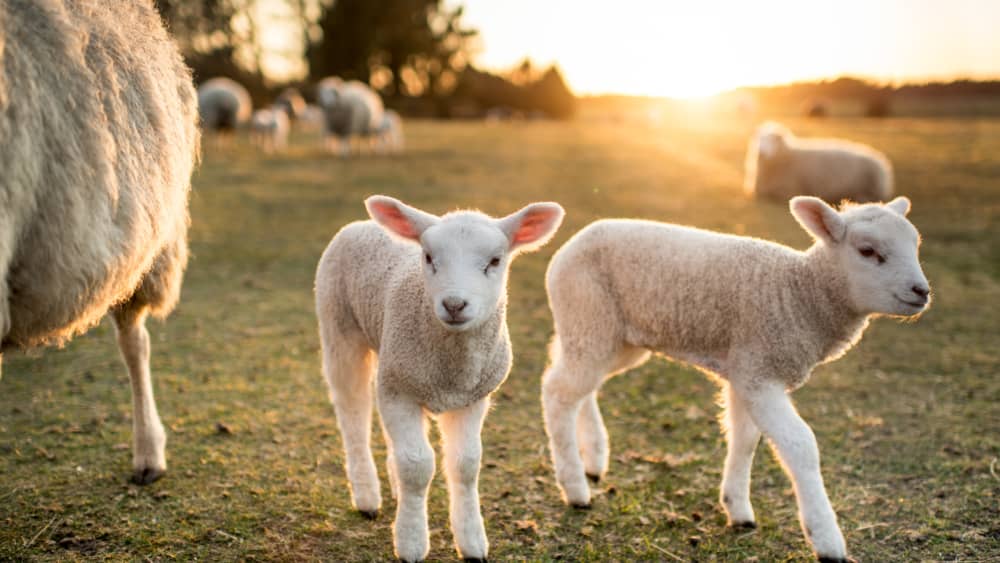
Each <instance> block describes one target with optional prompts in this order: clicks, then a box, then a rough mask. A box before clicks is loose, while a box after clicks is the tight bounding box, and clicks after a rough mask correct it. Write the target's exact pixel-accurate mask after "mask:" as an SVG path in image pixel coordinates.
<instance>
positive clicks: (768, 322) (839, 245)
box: [542, 196, 930, 561]
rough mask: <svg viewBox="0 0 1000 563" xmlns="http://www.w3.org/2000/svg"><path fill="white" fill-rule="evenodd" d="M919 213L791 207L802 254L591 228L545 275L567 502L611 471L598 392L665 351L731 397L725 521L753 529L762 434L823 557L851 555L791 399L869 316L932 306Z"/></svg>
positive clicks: (686, 235)
mask: <svg viewBox="0 0 1000 563" xmlns="http://www.w3.org/2000/svg"><path fill="white" fill-rule="evenodd" d="M909 209H910V202H909V200H907V199H906V198H903V197H900V198H896V199H894V200H893V201H891V202H889V203H888V204H885V205H879V204H864V205H849V206H846V207H845V208H843V209H842V210H840V211H837V210H835V209H833V208H831V207H830V206H828V205H827V204H826V203H824V202H823V201H822V200H820V199H818V198H815V197H810V196H800V197H796V198H794V199H793V200H792V201H791V211H792V214H793V215H794V216H795V218H796V219H797V220H798V221H799V223H800V224H801V225H802V227H803V228H804V229H805V230H806V231H808V232H809V233H810V234H811V235H812V236H813V237H814V238H815V241H816V242H815V243H814V244H813V245H812V247H811V248H809V249H808V250H807V251H805V252H801V251H797V250H793V249H791V248H788V247H786V246H782V245H779V244H775V243H772V242H768V241H763V240H759V239H754V238H750V237H738V236H732V235H726V234H721V233H715V232H711V231H703V230H699V229H692V228H689V227H682V226H679V225H669V224H664V223H656V222H653V221H635V220H604V221H597V222H595V223H592V224H591V225H589V226H588V227H586V228H584V229H583V230H582V231H580V232H579V233H577V234H576V235H575V236H574V237H573V238H572V239H570V241H569V242H567V243H566V244H565V245H564V246H563V247H562V248H560V249H559V250H558V251H557V252H556V254H555V256H554V257H553V258H552V262H551V263H550V264H549V269H548V272H547V274H546V287H547V289H548V294H549V304H550V306H551V307H552V317H553V320H554V321H555V327H556V336H555V339H554V341H553V344H552V348H551V356H552V364H551V367H550V368H549V369H548V370H547V371H546V373H545V376H544V380H543V384H542V403H543V407H544V411H545V427H546V431H547V432H548V435H549V439H550V444H551V450H552V459H553V465H554V467H555V472H556V479H557V481H558V483H559V486H560V488H561V489H562V492H563V497H564V498H565V500H566V501H567V502H568V503H570V504H573V505H577V506H587V505H589V503H590V489H589V487H588V485H587V479H586V477H585V474H589V475H590V476H591V477H592V478H593V479H599V478H601V477H602V476H603V474H604V472H605V471H606V470H607V468H608V433H607V430H606V429H605V427H604V423H603V421H602V419H601V413H600V410H599V408H598V404H597V390H598V389H599V388H600V386H601V384H602V383H603V382H604V381H606V379H607V378H608V376H609V375H612V374H616V373H621V372H623V371H625V370H628V369H631V368H633V367H636V366H638V365H640V364H642V363H643V362H645V361H646V360H647V359H648V358H649V356H650V353H651V352H657V353H661V354H664V355H666V356H668V357H670V358H674V359H676V360H680V361H683V362H687V363H689V364H691V365H694V366H696V367H698V368H699V369H701V370H703V371H704V372H706V373H708V374H710V375H711V376H713V378H714V379H715V380H716V381H717V382H718V383H719V384H720V386H721V387H722V396H723V398H724V402H725V414H724V417H723V423H724V426H725V429H726V440H727V442H728V445H729V451H728V454H727V456H726V462H725V471H724V473H723V479H722V487H721V494H720V500H721V501H722V505H723V507H724V508H725V511H726V514H727V515H728V517H729V523H730V524H731V525H733V526H738V527H753V526H755V519H754V512H753V508H752V506H751V504H750V468H751V465H752V462H753V455H754V450H755V449H756V447H757V442H758V440H759V439H760V436H761V434H763V435H764V436H766V437H767V439H768V440H769V441H770V442H771V443H772V445H773V446H774V450H775V452H776V454H777V456H778V457H779V458H780V460H781V464H782V466H783V467H784V468H785V471H786V472H787V473H788V475H789V477H790V478H791V480H792V484H793V485H794V488H795V495H796V498H797V500H798V506H799V520H800V522H801V524H802V529H803V531H804V532H805V534H806V537H807V538H808V540H809V542H810V543H811V544H812V547H813V549H814V550H815V552H816V554H817V556H818V557H819V558H820V559H821V560H828V561H843V560H846V556H847V554H846V545H845V543H844V538H843V535H842V534H841V531H840V528H839V526H838V525H837V516H836V514H835V513H834V511H833V507H832V506H831V505H830V500H829V498H828V497H827V495H826V489H825V488H824V486H823V478H822V476H821V474H820V465H819V450H818V448H817V445H816V439H815V437H814V436H813V433H812V430H811V429H810V428H809V426H808V425H807V424H806V423H805V421H803V420H802V418H801V417H800V416H799V415H798V413H797V412H796V411H795V407H794V406H793V404H792V400H791V397H790V396H789V393H790V392H791V391H793V390H795V389H797V388H798V387H800V386H802V385H803V384H805V382H806V380H807V379H808V377H809V374H810V372H811V371H812V370H813V368H814V367H815V366H816V365H818V364H821V363H824V362H828V361H832V360H834V359H836V358H838V357H840V356H841V355H842V354H844V353H845V352H846V351H847V350H848V349H849V348H850V347H851V346H853V345H854V343H856V342H857V341H858V340H860V338H861V334H862V332H863V331H864V329H865V327H866V326H867V325H868V321H869V320H870V319H871V318H872V317H873V316H875V315H892V316H899V317H910V316H913V315H917V314H919V313H921V312H923V311H924V310H925V309H926V308H927V306H928V305H929V304H930V287H929V286H928V284H927V279H926V278H925V277H924V274H923V271H922V270H921V268H920V261H919V258H918V247H919V243H920V235H919V234H918V233H917V230H916V228H914V226H913V225H912V224H911V223H910V222H909V221H908V220H907V219H906V217H905V216H906V214H907V213H908V212H909ZM581 453H582V458H581Z"/></svg>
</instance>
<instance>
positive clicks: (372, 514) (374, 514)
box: [358, 508, 378, 520]
mask: <svg viewBox="0 0 1000 563" xmlns="http://www.w3.org/2000/svg"><path fill="white" fill-rule="evenodd" d="M358 512H360V513H361V515H362V516H364V517H365V518H367V519H368V520H374V519H376V518H378V509H377V508H376V509H375V510H359V511H358Z"/></svg>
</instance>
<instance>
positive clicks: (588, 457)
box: [576, 346, 650, 483]
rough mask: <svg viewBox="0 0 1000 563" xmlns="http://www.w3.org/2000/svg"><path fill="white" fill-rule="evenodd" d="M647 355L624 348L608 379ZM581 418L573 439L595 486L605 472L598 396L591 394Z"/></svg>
mask: <svg viewBox="0 0 1000 563" xmlns="http://www.w3.org/2000/svg"><path fill="white" fill-rule="evenodd" d="M649 355H650V352H649V350H646V349H644V348H633V347H630V346H626V347H624V348H623V349H622V350H621V351H620V352H619V353H618V357H617V358H616V359H615V362H614V366H613V367H612V368H611V373H610V374H609V375H608V377H611V376H613V375H615V374H618V373H621V372H623V371H625V370H628V369H631V368H633V367H635V366H637V365H640V364H642V363H644V362H645V361H646V360H648V359H649ZM579 416H580V418H578V419H577V423H576V439H577V441H578V442H579V444H580V454H581V455H582V457H583V467H584V470H585V472H586V474H587V477H588V478H589V479H590V480H591V481H593V482H595V483H597V482H599V481H600V480H601V478H603V477H604V474H605V473H607V471H608V458H609V455H610V448H609V446H608V430H607V428H606V427H605V426H604V420H603V419H602V418H601V409H600V407H598V404H597V392H596V391H595V392H593V393H590V394H589V395H587V397H586V398H585V399H584V400H583V405H582V406H581V407H580V415H579Z"/></svg>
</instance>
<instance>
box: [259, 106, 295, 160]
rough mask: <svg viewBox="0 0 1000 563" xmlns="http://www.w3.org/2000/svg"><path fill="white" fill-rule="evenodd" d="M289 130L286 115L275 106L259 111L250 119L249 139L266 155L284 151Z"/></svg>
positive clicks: (289, 126)
mask: <svg viewBox="0 0 1000 563" xmlns="http://www.w3.org/2000/svg"><path fill="white" fill-rule="evenodd" d="M290 128H291V125H290V123H289V121H288V114H287V113H285V110H283V109H282V108H280V107H277V106H274V107H270V108H264V109H259V110H257V111H255V112H253V117H252V118H251V119H250V131H251V139H252V140H253V142H254V144H255V145H257V146H258V147H259V148H260V149H261V150H263V151H264V152H266V153H268V154H270V153H274V152H280V151H283V150H285V147H286V146H288V132H289V129H290Z"/></svg>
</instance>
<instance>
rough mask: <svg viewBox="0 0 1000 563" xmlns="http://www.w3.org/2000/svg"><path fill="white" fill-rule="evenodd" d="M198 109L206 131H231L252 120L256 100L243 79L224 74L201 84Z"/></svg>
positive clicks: (224, 132) (226, 132) (227, 132)
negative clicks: (239, 80) (251, 98)
mask: <svg viewBox="0 0 1000 563" xmlns="http://www.w3.org/2000/svg"><path fill="white" fill-rule="evenodd" d="M198 111H199V112H200V114H201V126H202V127H203V128H204V130H205V131H209V132H213V133H221V134H229V133H232V132H233V131H235V130H236V129H238V128H240V127H242V126H244V125H246V123H247V121H249V120H250V115H251V113H252V112H253V103H252V102H251V101H250V94H249V93H248V92H247V89H246V88H244V87H243V86H242V85H241V84H240V83H239V82H236V81H235V80H232V79H230V78H226V77H224V76H220V77H216V78H212V79H210V80H206V81H205V82H204V83H203V84H202V85H201V86H199V87H198Z"/></svg>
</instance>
